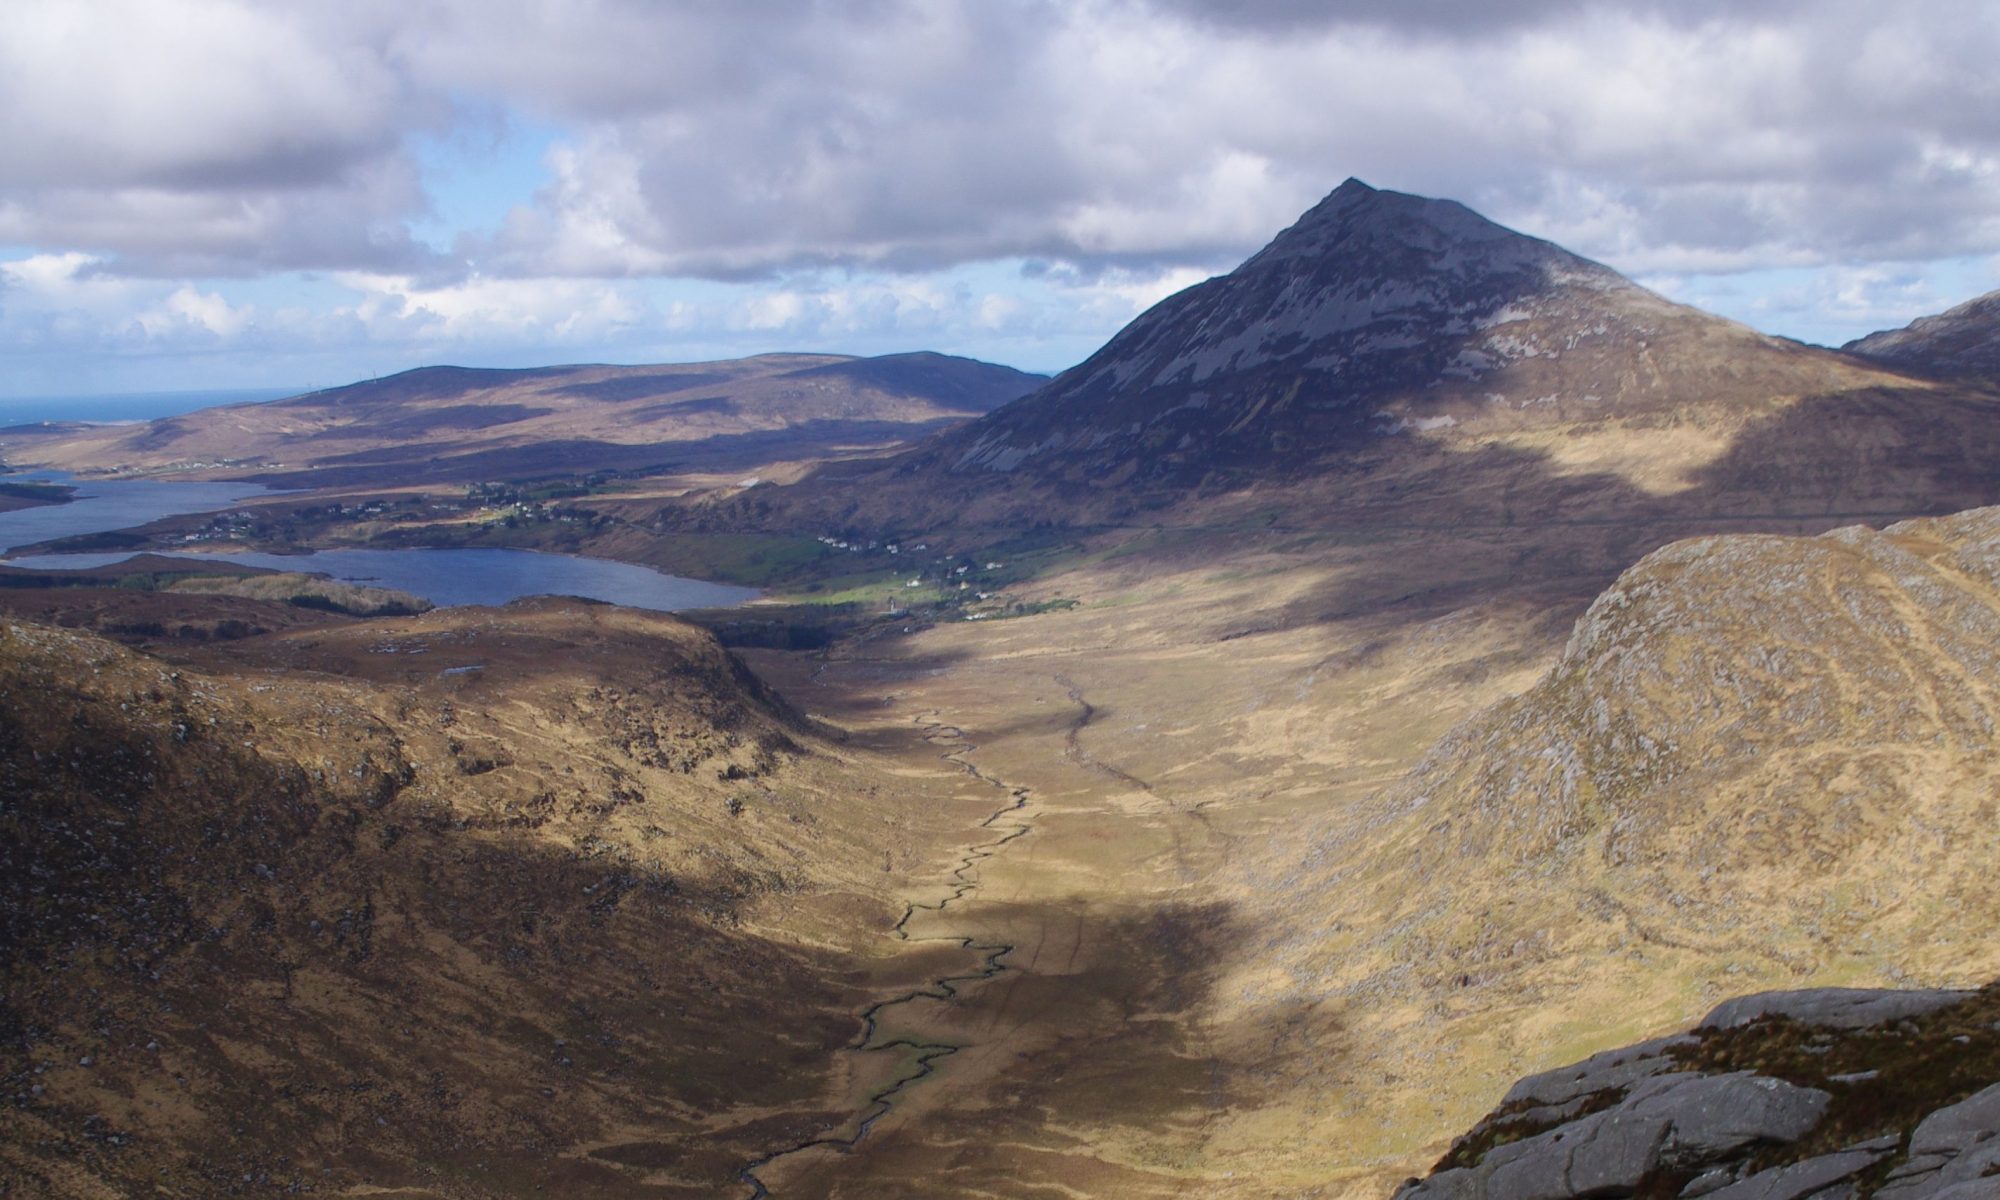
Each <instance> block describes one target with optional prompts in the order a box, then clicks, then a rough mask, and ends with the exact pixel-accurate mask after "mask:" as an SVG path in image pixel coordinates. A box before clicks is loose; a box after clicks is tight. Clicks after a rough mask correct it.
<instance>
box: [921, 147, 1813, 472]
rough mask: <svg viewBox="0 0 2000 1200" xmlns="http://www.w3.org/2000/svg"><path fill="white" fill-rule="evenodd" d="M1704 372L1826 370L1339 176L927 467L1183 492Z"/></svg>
mask: <svg viewBox="0 0 2000 1200" xmlns="http://www.w3.org/2000/svg"><path fill="white" fill-rule="evenodd" d="M1720 357H1728V358H1730V359H1731V360H1732V361H1731V365H1730V366H1729V367H1728V371H1729V372H1730V373H1732V374H1735V375H1738V376H1741V375H1745V374H1748V375H1753V376H1754V375H1756V374H1757V373H1758V372H1759V371H1761V370H1770V369H1772V368H1773V366H1774V363H1773V362H1767V361H1765V360H1777V362H1776V364H1775V365H1781V366H1782V368H1783V369H1785V370H1790V371H1792V372H1794V374H1796V372H1797V371H1798V370H1799V369H1800V368H1801V367H1807V368H1808V369H1810V368H1811V367H1813V366H1817V367H1818V368H1819V369H1820V370H1821V371H1822V375H1821V377H1820V378H1819V380H1818V381H1817V382H1818V383H1822V384H1823V383H1824V382H1826V381H1827V379H1828V377H1829V373H1837V371H1835V369H1834V368H1832V367H1831V366H1830V365H1829V364H1814V363H1813V359H1814V357H1815V356H1814V355H1812V354H1811V353H1809V352H1804V351H1802V350H1801V348H1798V347H1794V346H1791V345H1788V344H1785V343H1780V342H1778V341H1777V340H1775V339H1771V338H1766V337H1763V336H1762V335H1759V334H1757V333H1755V332H1753V331H1751V330H1749V329H1746V328H1744V327H1742V326H1739V325H1735V324H1733V323H1731V322H1728V321H1724V320H1722V319H1720V318H1717V317H1713V316H1709V315H1708V314H1705V313H1701V312H1699V311H1697V310H1694V309H1690V308H1687V307H1685V306H1682V305H1678V304H1673V303H1671V302H1669V301H1667V300H1665V299H1663V298H1661V297H1660V296H1657V295H1655V294H1653V293H1651V292H1649V291H1646V290H1645V289H1644V288H1641V287H1639V286H1638V285H1636V284H1634V283H1632V282H1631V281H1630V280H1627V279H1626V278H1624V277H1623V276H1621V275H1619V274H1618V273H1617V272H1616V271H1613V270H1611V269H1610V268H1608V267H1605V266H1602V265H1600V264H1598V263H1595V262H1591V261H1590V260H1588V259H1585V258H1582V257H1580V256H1578V255H1576V254H1572V253H1571V252H1569V251H1567V250H1565V249H1563V248H1562V247H1560V246H1556V245H1553V244H1551V243H1549V242H1545V241H1542V240H1540V239H1537V238H1532V237H1527V236H1525V235H1522V234H1519V233H1515V232H1513V231H1512V230H1509V229H1506V228H1504V227H1502V226H1500V225H1497V224H1495V223H1493V222H1492V221H1489V220H1487V219H1486V218H1484V217H1482V216H1480V215H1479V214H1477V213H1475V212H1473V211H1472V210H1470V209H1468V208H1466V207H1465V206H1463V205H1461V204H1458V203H1456V202H1454V201H1451V200H1440V199H1428V198H1425V197H1421V196H1413V195H1407V194H1404V193H1401V192H1393V191H1383V190H1378V189H1376V188H1372V187H1370V186H1368V185H1367V184H1365V183H1362V182H1361V181H1359V180H1356V179H1350V180H1348V181H1347V182H1346V183H1343V184H1341V185H1340V187H1338V188H1336V189H1335V190H1334V191H1333V193H1332V194H1330V195H1329V196H1327V197H1326V198H1325V199H1324V200H1322V201H1321V202H1320V203H1319V204H1318V205H1316V206H1315V207H1314V208H1312V209H1311V210H1310V211H1309V212H1307V213H1306V214H1305V215H1304V216H1302V217H1301V218H1300V219H1299V220H1298V222H1297V223H1296V224H1294V225H1293V226H1292V227H1291V228H1289V229H1287V230H1285V231H1284V232H1282V233H1280V234H1279V235H1278V236H1277V237H1276V238H1275V239H1274V240H1273V241H1272V242H1271V243H1270V245H1268V246H1266V247H1265V248H1264V249H1263V250H1261V251H1260V252H1258V253H1257V254H1256V255H1255V256H1253V257H1252V258H1250V259H1249V260H1248V261H1246V262H1245V263H1243V265H1242V266H1240V267H1238V268H1237V269H1236V270H1234V271H1232V272H1230V273H1229V274H1227V275H1224V276H1220V277H1218V278H1215V279H1211V280H1209V281H1207V282H1206V283H1201V284H1197V285H1196V286H1194V287H1192V288H1189V289H1187V290H1186V291H1183V292H1181V293H1179V294H1177V295H1175V296H1172V297H1169V298H1168V299H1166V300H1164V301H1162V302H1160V303H1159V304H1158V305H1156V306H1155V307H1154V308H1153V309H1151V310H1150V311H1148V312H1147V313H1145V314H1144V315H1143V316H1141V317H1139V318H1138V319H1137V320H1135V321H1133V322H1132V324H1131V325H1129V326H1127V327H1126V328H1125V329H1124V330H1123V331H1121V332H1120V333H1119V334H1118V335H1117V336H1116V337H1114V338H1113V339H1112V340H1111V341H1110V342H1109V343H1107V344H1106V345H1105V346H1104V348H1103V349H1102V350H1100V351H1098V353H1096V354H1095V355H1093V356H1091V358H1090V359H1089V360H1088V361H1086V362H1084V363H1083V364H1082V365H1081V366H1078V367H1076V368H1074V369H1072V370H1070V371H1067V372H1065V373H1064V374H1062V375H1061V376H1059V377H1058V378H1057V379H1056V381H1055V382H1054V383H1052V384H1051V385H1049V386H1048V387H1046V388H1044V389H1043V390H1042V391H1041V392H1039V393H1037V394H1036V395H1034V396H1033V397H1031V398H1029V399H1028V400H1025V401H1022V402H1020V403H1016V404H1014V405H1011V406H1009V407H1008V408H1007V409H1005V410H1003V411H1002V412H999V413H996V414H995V415H994V416H992V417H990V418H988V419H986V420H984V421H981V422H979V423H977V424H976V425H973V426H970V427H968V428H966V429H964V430H961V431H959V432H958V433H957V434H955V435H953V436H951V437H949V438H947V439H945V444H944V446H942V447H941V448H940V449H939V451H938V457H939V459H940V460H941V461H942V462H943V463H944V464H945V465H946V466H947V467H948V469H949V470H951V471H953V472H957V473H967V472H1013V471H1023V472H1028V473H1031V474H1036V475H1041V476H1047V477H1057V478H1069V479H1077V480H1090V481H1094V482H1098V483H1101V484H1110V483H1115V482H1122V481H1123V480H1125V479H1126V478H1128V477H1131V476H1134V475H1137V476H1138V477H1140V478H1142V479H1145V478H1155V477H1157V478H1162V479H1168V478H1173V479H1181V480H1183V481H1186V480H1198V479H1200V478H1202V477H1203V476H1204V475H1206V474H1208V473H1209V472H1211V471H1214V470H1218V469H1230V468H1236V469H1241V470H1245V471H1266V470H1270V469H1271V468H1273V467H1280V468H1282V467H1286V466H1292V467H1296V466H1298V465H1300V464H1302V463H1305V462H1310V461H1312V460H1314V459H1316V458H1319V457H1321V456H1322V455H1324V454H1326V453H1328V452H1330V451H1334V450H1339V449H1343V448H1351V447H1353V446H1354V445H1355V444H1356V443H1358V442H1362V441H1365V440H1367V439H1370V438H1379V437H1383V436H1389V435H1394V434H1398V433H1406V432H1411V431H1416V432H1433V431H1438V430H1444V429H1449V428H1452V427H1454V426H1459V425H1463V424H1466V423H1468V422H1470V423H1475V424H1484V425H1497V426H1511V425H1519V424H1522V423H1526V424H1530V425H1535V424H1542V423H1546V422H1548V421H1549V420H1551V419H1565V418H1567V419H1574V418H1577V417H1583V416H1603V415H1615V414H1619V413H1622V412H1629V411H1630V410H1632V409H1633V408H1634V407H1635V406H1642V407H1643V406H1650V404H1651V403H1655V402H1659V401H1661V400H1665V399H1669V398H1678V399H1682V400H1685V399H1689V398H1691V396H1690V395H1688V394H1686V393H1688V391H1689V387H1690V385H1694V384H1696V383H1697V382H1698V381H1700V380H1703V379H1704V377H1705V375H1706V372H1708V371H1709V370H1712V369H1714V368H1715V366H1716V362H1717V359H1718V358H1720ZM1709 382H1713V381H1712V380H1711V381H1709ZM1794 382H1795V383H1796V382H1797V380H1796V379H1795V381H1794ZM1777 390H1791V391H1797V390H1799V388H1798V387H1797V386H1794V387H1792V388H1781V389H1777Z"/></svg>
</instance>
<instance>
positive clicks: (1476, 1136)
mask: <svg viewBox="0 0 2000 1200" xmlns="http://www.w3.org/2000/svg"><path fill="white" fill-rule="evenodd" d="M1996 1016H2000V985H1996V986H1995V987H1989V988H1987V989H1985V990H1983V991H1979V992H1966V991H1874V990H1860V989H1847V988H1819V989H1811V990H1806V991H1788V992H1767V993H1763V994H1761V995H1755V996H1746V997H1741V998H1738V999H1735V1000H1731V1001H1728V1002H1726V1003H1724V1004H1722V1005H1721V1006H1719V1007H1717V1008H1716V1009H1715V1010H1714V1011H1713V1012H1711V1013H1709V1015H1708V1016H1707V1017H1706V1018H1704V1019H1703V1020H1702V1022H1701V1024H1700V1025H1699V1026H1698V1027H1697V1028H1696V1029H1695V1031H1694V1032H1692V1033H1689V1034H1684V1035H1682V1036H1679V1037H1672V1038H1661V1039H1657V1040H1654V1041H1650V1042H1643V1043H1640V1044H1638V1045H1634V1046H1629V1047H1626V1048H1624V1049H1620V1050H1611V1051H1606V1052H1604V1053H1602V1054H1598V1055H1594V1056H1592V1057H1590V1058H1587V1059H1585V1060H1583V1061H1582V1062H1579V1063H1574V1064H1572V1065H1570V1066H1566V1067H1561V1068H1558V1069H1556V1070H1553V1071H1547V1072H1543V1073H1542V1074H1539V1075H1534V1076H1530V1077H1529V1078H1526V1079H1523V1080H1521V1081H1520V1082H1519V1083H1517V1084H1515V1085H1514V1087H1513V1089H1512V1090H1510V1091H1509V1092H1508V1093H1507V1095H1506V1098H1505V1099H1504V1100H1503V1101H1502V1103H1501V1105H1500V1107H1499V1108H1498V1109H1496V1110H1495V1111H1494V1112H1493V1113H1492V1114H1491V1115H1489V1116H1488V1117H1487V1118H1486V1119H1485V1120H1483V1121H1481V1122H1480V1123H1479V1124H1478V1125H1477V1126H1475V1127H1474V1128H1473V1129H1472V1131H1471V1132H1469V1133H1467V1134H1466V1135H1465V1136H1464V1137H1462V1138H1460V1139H1459V1140H1458V1141H1457V1142H1456V1143H1454V1145H1453V1146H1452V1149H1451V1152H1450V1153H1449V1154H1447V1155H1446V1156H1445V1158H1444V1159H1443V1161H1441V1162H1440V1163H1439V1164H1438V1165H1437V1168H1436V1169H1435V1170H1434V1171H1433V1173H1432V1174H1431V1176H1430V1177H1429V1178H1427V1179H1424V1180H1421V1181H1416V1180H1413V1181H1411V1182H1410V1183H1408V1184H1406V1185H1405V1186H1404V1187H1403V1188H1402V1189H1401V1190H1400V1191H1399V1192H1398V1193H1397V1200H1571V1198H1579V1200H1580V1198H1582V1197H1599V1196H1605V1197H1608V1196H1660V1197H1667V1196H1682V1197H1708V1198H1709V1200H1806V1198H1808V1197H1810V1198H1813V1200H1848V1198H1850V1197H1854V1198H1859V1197H1866V1196H1878V1197H1894V1198H1895V1200H1947V1198H1948V1200H1973V1198H1974V1197H1979V1198H1982V1200H1984V1198H1990V1197H1996V1196H2000V1082H1995V1080H1996V1079H2000V1021H1996V1020H1995V1017H1996Z"/></svg>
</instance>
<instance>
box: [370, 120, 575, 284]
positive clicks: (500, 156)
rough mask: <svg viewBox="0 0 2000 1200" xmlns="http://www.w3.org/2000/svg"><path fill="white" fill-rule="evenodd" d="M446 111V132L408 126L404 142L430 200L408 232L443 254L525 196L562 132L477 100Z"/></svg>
mask: <svg viewBox="0 0 2000 1200" xmlns="http://www.w3.org/2000/svg"><path fill="white" fill-rule="evenodd" d="M454 111H455V113H456V115H457V118H458V119H457V120H455V121H454V122H453V124H452V126H451V128H450V129H449V130H447V131H446V132H444V133H426V132H414V133H412V134H411V135H410V137H409V142H408V145H409V148H410V153H411V154H412V155H414V156H415V158H416V160H417V165H418V168H419V170H420V171H421V172H422V176H423V183H424V191H425V193H426V194H427V196H428V197H429V199H430V211H429V212H428V213H426V214H424V215H422V216H420V217H419V218H417V219H416V220H413V221H411V222H410V233H411V236H413V237H415V238H417V239H418V240H420V241H423V242H425V243H426V244H428V245H430V246H431V247H432V248H433V249H436V250H439V251H444V252H449V251H450V250H451V249H452V245H453V243H454V242H456V241H457V239H458V237H459V236H460V235H462V234H467V233H475V234H476V233H490V232H492V231H494V230H496V229H498V228H500V226H501V225H502V223H504V222H505V220H506V219H507V214H508V213H509V212H510V211H512V210H513V209H514V208H516V207H517V206H520V205H524V204H527V203H528V202H529V201H531V200H532V199H533V198H534V195H535V192H536V190H537V189H538V188H540V187H541V186H542V185H543V184H545V183H547V182H548V181H549V163H548V158H549V150H550V148H551V147H552V146H554V145H555V144H556V143H557V142H559V141H561V140H563V139H564V138H565V137H566V136H568V131H567V130H565V129H564V128H563V127H562V126H560V125H556V124H551V123H546V122H541V121H536V120H533V119H530V118H528V117H526V116H523V115H522V114H521V113H519V112H517V111H515V110H513V109H508V108H499V107H496V106H493V105H490V104H484V103H480V102H477V101H470V100H464V101H459V102H457V103H455V105H454Z"/></svg>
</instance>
